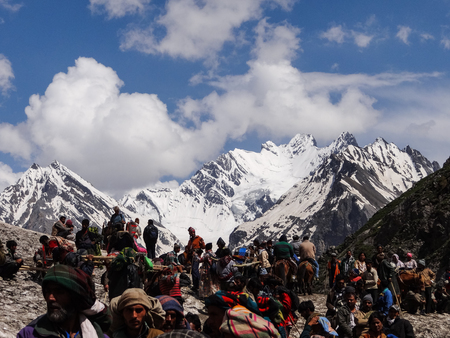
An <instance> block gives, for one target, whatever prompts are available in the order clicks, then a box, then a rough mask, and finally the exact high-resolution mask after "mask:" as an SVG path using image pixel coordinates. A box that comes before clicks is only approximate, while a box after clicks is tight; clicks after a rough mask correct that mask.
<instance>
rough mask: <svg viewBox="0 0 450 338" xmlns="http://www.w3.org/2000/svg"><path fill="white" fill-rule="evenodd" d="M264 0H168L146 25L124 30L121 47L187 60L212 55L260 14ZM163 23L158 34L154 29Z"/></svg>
mask: <svg viewBox="0 0 450 338" xmlns="http://www.w3.org/2000/svg"><path fill="white" fill-rule="evenodd" d="M262 2H263V0H227V1H216V0H204V1H202V2H199V1H195V0H169V1H167V3H166V13H165V14H164V15H162V16H161V17H160V18H159V19H158V20H157V22H156V24H154V25H151V26H150V27H148V28H147V29H139V28H135V29H130V30H128V31H127V32H125V33H124V35H123V38H122V43H121V49H122V50H126V49H137V50H139V51H141V52H144V53H148V54H168V55H170V56H172V57H181V58H186V59H189V60H199V59H205V58H208V57H214V56H215V54H216V53H217V52H218V51H220V50H221V49H222V47H223V45H224V43H225V42H229V41H234V40H235V38H236V37H235V29H237V28H239V27H240V26H241V25H242V24H243V23H244V22H246V21H249V20H255V19H258V18H259V17H260V16H261V3H262ZM161 27H163V28H164V29H165V31H166V34H165V35H164V36H163V37H162V38H159V37H158V36H156V33H155V29H156V28H161Z"/></svg>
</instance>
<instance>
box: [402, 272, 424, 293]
mask: <svg viewBox="0 0 450 338" xmlns="http://www.w3.org/2000/svg"><path fill="white" fill-rule="evenodd" d="M397 280H398V286H399V288H400V293H401V294H402V296H405V295H406V293H407V292H408V291H409V290H410V289H411V287H412V286H418V287H423V286H424V285H425V280H424V278H423V276H422V275H419V274H418V273H416V272H415V270H404V271H400V272H399V273H398V275H397Z"/></svg>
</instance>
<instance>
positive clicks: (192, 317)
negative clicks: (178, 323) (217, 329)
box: [185, 312, 202, 332]
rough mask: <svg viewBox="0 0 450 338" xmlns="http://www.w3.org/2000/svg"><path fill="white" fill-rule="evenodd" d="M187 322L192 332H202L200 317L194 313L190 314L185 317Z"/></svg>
mask: <svg viewBox="0 0 450 338" xmlns="http://www.w3.org/2000/svg"><path fill="white" fill-rule="evenodd" d="M185 317H186V320H187V321H188V322H189V325H190V327H191V330H194V331H197V332H202V322H201V321H200V317H199V316H198V315H196V314H194V313H191V312H188V314H187V315H186V316H185Z"/></svg>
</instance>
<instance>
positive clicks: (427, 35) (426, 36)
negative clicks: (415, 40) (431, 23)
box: [420, 33, 434, 42]
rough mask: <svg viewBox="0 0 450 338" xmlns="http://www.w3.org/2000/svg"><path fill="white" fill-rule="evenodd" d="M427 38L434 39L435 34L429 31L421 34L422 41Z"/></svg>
mask: <svg viewBox="0 0 450 338" xmlns="http://www.w3.org/2000/svg"><path fill="white" fill-rule="evenodd" d="M427 40H434V36H433V35H431V34H428V33H422V34H420V41H422V42H424V41H427Z"/></svg>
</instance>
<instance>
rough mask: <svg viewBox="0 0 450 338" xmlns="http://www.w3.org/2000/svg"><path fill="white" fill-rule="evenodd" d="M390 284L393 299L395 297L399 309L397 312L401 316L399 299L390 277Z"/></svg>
mask: <svg viewBox="0 0 450 338" xmlns="http://www.w3.org/2000/svg"><path fill="white" fill-rule="evenodd" d="M391 286H392V291H394V296H395V299H397V304H398V308H399V309H400V310H399V314H400V316H401V315H402V308H401V307H400V300H399V299H398V296H397V292H395V287H394V283H392V279H391Z"/></svg>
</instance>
